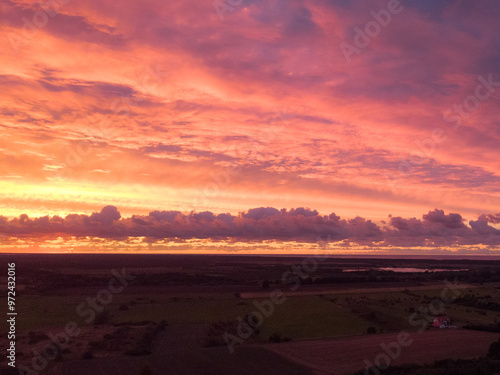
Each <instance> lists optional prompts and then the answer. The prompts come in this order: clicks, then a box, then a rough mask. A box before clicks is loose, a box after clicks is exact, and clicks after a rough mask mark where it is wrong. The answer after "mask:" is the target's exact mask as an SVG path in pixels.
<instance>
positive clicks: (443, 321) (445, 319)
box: [432, 315, 451, 328]
mask: <svg viewBox="0 0 500 375" xmlns="http://www.w3.org/2000/svg"><path fill="white" fill-rule="evenodd" d="M450 324H451V319H450V317H449V316H446V315H441V316H436V317H435V318H434V322H433V323H432V326H433V327H436V328H447V327H448V326H449V325H450Z"/></svg>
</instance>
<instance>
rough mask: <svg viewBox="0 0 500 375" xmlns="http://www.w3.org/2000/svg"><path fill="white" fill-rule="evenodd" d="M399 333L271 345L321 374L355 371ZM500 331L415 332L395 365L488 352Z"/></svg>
mask: <svg viewBox="0 0 500 375" xmlns="http://www.w3.org/2000/svg"><path fill="white" fill-rule="evenodd" d="M397 336H398V333H387V334H378V335H369V336H357V337H344V338H336V339H326V340H304V341H296V342H288V343H283V344H269V345H266V347H267V349H269V350H271V351H273V352H275V353H278V354H281V355H282V356H284V357H285V358H289V359H291V360H293V361H296V362H297V363H300V364H303V365H305V366H308V367H309V368H312V369H313V370H315V371H316V372H317V374H318V375H327V374H328V375H344V374H352V373H354V372H356V371H359V370H363V369H365V368H366V364H365V359H366V360H368V361H370V362H371V363H374V361H375V358H376V357H377V356H378V355H379V354H381V353H385V352H384V351H383V349H382V348H381V346H380V345H381V344H384V343H385V344H386V345H387V344H389V343H391V342H395V341H397ZM499 336H500V335H498V334H496V333H490V332H478V331H470V330H462V329H443V330H432V331H427V332H423V333H418V332H412V333H410V338H411V339H412V340H413V342H412V343H411V344H410V345H409V346H406V347H402V350H401V354H400V356H399V357H397V358H395V359H391V365H396V366H398V365H403V364H411V363H417V364H426V363H432V362H434V361H437V360H441V359H446V358H452V359H470V358H477V357H481V356H485V355H486V353H487V352H488V348H489V346H490V344H491V343H492V342H494V341H497V340H498V339H499Z"/></svg>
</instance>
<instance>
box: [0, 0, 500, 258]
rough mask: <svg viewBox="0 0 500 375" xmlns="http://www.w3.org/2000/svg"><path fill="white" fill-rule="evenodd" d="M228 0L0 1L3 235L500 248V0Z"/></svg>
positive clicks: (62, 246)
mask: <svg viewBox="0 0 500 375" xmlns="http://www.w3.org/2000/svg"><path fill="white" fill-rule="evenodd" d="M232 3H234V4H236V3H238V5H230V4H229V3H227V2H224V1H220V2H215V3H214V2H213V1H194V0H193V1H191V0H189V1H176V2H174V1H155V0H149V1H141V2H137V1H128V0H124V1H111V0H103V1H100V2H89V1H71V0H69V1H68V0H64V1H63V0H52V1H48V2H47V1H42V2H39V1H31V0H4V1H0V9H1V13H2V16H1V18H0V19H1V20H2V22H1V24H0V28H1V33H2V35H3V38H1V39H0V48H1V50H2V58H1V60H0V68H1V73H0V82H1V88H2V90H1V94H0V127H1V134H2V137H0V249H1V251H3V252H15V251H19V252H80V251H82V252H87V251H88V252H96V251H103V252H108V251H120V252H134V251H146V252H189V251H190V252H193V253H199V252H209V253H227V252H239V253H270V254H272V253H285V254H288V253H290V254H292V253H297V254H301V253H308V252H312V251H317V250H318V249H321V248H322V249H326V250H328V251H331V252H333V253H340V254H342V253H365V254H382V253H390V254H400V255H407V254H449V253H457V254H482V255H485V254H486V255H488V254H496V252H497V251H498V250H500V213H499V212H500V164H499V160H500V157H499V156H500V153H499V145H500V119H499V117H498V113H499V100H500V71H499V67H500V58H499V56H500V54H499V53H500V43H499V35H500V34H499V32H498V18H499V15H500V4H499V3H498V2H495V1H480V2H479V1H478V2H460V1H453V0H450V1H440V2H434V1H409V0H408V1H396V0H389V1H387V2H386V1H374V0H373V1H362V2H361V1H360V2H356V1H352V2H351V1H344V0H339V1H326V2H325V1H312V0H310V1H308V0H272V1H259V0H243V1H241V2H237V1H234V2H232ZM232 3H231V4H232ZM214 4H215V5H214ZM217 4H219V5H217ZM23 214H25V215H27V217H26V216H21V215H23Z"/></svg>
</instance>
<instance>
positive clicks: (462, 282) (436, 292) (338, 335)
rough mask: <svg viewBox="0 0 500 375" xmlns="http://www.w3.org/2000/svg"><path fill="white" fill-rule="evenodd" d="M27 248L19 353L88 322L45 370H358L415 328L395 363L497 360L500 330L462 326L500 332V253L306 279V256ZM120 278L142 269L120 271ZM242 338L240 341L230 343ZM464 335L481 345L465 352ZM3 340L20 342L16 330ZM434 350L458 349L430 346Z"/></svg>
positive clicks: (374, 264)
mask: <svg viewBox="0 0 500 375" xmlns="http://www.w3.org/2000/svg"><path fill="white" fill-rule="evenodd" d="M14 257H16V259H15V261H16V264H17V265H18V267H19V272H18V277H19V284H20V285H22V286H23V289H22V291H21V292H19V296H18V298H17V312H18V314H19V319H18V322H17V328H18V333H17V338H16V340H17V347H18V353H17V356H18V362H19V363H20V364H23V365H24V366H27V367H30V366H32V363H33V360H34V359H35V358H36V357H37V354H36V353H43V351H44V349H45V348H46V347H48V346H50V344H51V342H52V341H53V340H52V339H51V337H53V336H54V335H56V336H57V335H59V336H58V337H62V336H61V335H63V334H64V330H65V326H66V325H67V324H68V322H74V324H75V325H76V327H77V328H78V331H79V333H78V334H77V335H74V337H71V339H70V340H69V342H68V345H67V347H65V348H64V350H61V353H60V354H59V355H58V356H57V358H55V359H51V360H48V361H47V365H46V366H45V367H44V368H43V369H41V370H40V371H39V373H41V374H54V375H61V374H79V373H82V374H83V373H98V372H97V371H101V370H97V369H106V368H116V369H117V370H116V372H114V373H120V374H123V375H139V374H141V373H142V372H144V373H146V372H145V371H150V373H151V374H155V375H156V374H163V372H162V371H163V370H162V369H164V368H169V369H171V372H170V373H179V374H183V373H186V374H198V373H199V374H208V373H214V374H226V373H228V374H229V373H238V374H239V373H241V374H252V373H259V374H266V373H269V374H273V373H276V374H279V373H287V374H288V373H290V374H293V373H297V374H299V373H300V374H307V373H311V374H312V373H314V372H316V373H321V374H327V373H332V374H337V373H338V374H344V373H345V374H349V373H352V372H355V371H358V370H361V369H363V368H364V366H365V364H364V359H365V358H370V357H373V358H374V357H375V356H376V354H377V353H375V352H374V353H372V350H374V349H373V348H378V349H380V343H382V342H384V340H387V339H388V338H391V337H394V335H397V334H398V333H399V332H401V331H404V332H407V333H408V334H410V335H412V336H411V337H412V338H413V339H414V344H412V347H411V348H412V349H411V350H410V352H415V351H416V352H418V353H419V356H415V354H413V355H410V354H408V355H405V356H402V357H401V358H400V359H398V360H397V361H394V364H406V363H413V362H415V363H427V362H433V361H434V360H440V359H446V358H453V355H452V354H453V353H452V351H453V350H455V352H454V353H458V357H457V358H476V357H480V356H484V355H485V354H486V352H487V350H488V347H489V345H490V344H491V343H492V342H493V341H496V339H497V336H498V333H496V334H495V333H490V332H479V331H474V330H464V329H463V328H462V327H466V328H471V327H472V328H474V327H479V328H481V329H483V328H484V330H495V329H496V327H500V326H498V323H499V322H500V309H499V308H498V307H499V306H500V289H499V288H500V264H499V263H497V262H496V261H481V260H476V261H470V260H469V261H461V260H453V261H449V260H447V261H443V260H422V259H403V260H401V259H399V260H392V259H362V258H361V259H342V258H332V259H328V260H326V261H324V262H322V263H321V264H320V265H319V266H318V267H317V269H316V270H314V272H309V274H308V275H307V276H306V277H294V278H292V277H290V274H291V273H290V270H293V269H294V267H296V266H297V265H300V264H301V262H302V261H303V259H302V258H290V257H283V258H279V257H275V258H273V257H231V256H227V257H223V256H201V257H196V258H194V257H190V256H166V255H165V256H136V255H134V256H132V255H130V256H120V257H116V256H115V257H113V256H104V255H95V256H92V255H67V256H66V255H59V256H55V255H53V256H51V255H43V256H42V255H31V256H30V255H16V256H14ZM387 267H395V268H397V267H401V268H406V269H418V268H422V269H423V268H425V269H428V270H429V269H430V270H431V271H427V272H393V271H388V270H386V269H385V268H387ZM295 269H296V268H295ZM345 269H348V270H349V271H346V272H344V270H345ZM357 269H359V271H356V270H357ZM433 269H436V271H435V272H433V271H432V270H433ZM117 273H118V274H121V275H129V276H127V277H128V278H127V277H125V279H123V277H122V279H120V278H118V279H116V280H115V279H114V278H116V276H113V275H116V274H117ZM283 275H288V276H287V277H288V278H285V277H283ZM292 275H293V274H292ZM120 280H122V282H123V285H121V284H120V283H119V281H120ZM124 280H125V281H124ZM111 281H115V283H114V284H113V282H111ZM118 285H121V286H120V287H117V286H118ZM276 295H279V296H281V297H280V298H279V303H278V302H277V301H278V299H275V298H274V297H273V296H276ZM450 297H453V298H450ZM273 301H274V302H273ZM0 303H2V304H5V303H6V301H5V298H0ZM262 306H267V307H266V308H262ZM439 314H446V315H448V316H450V317H451V319H452V325H453V327H454V328H450V329H446V330H437V329H435V328H432V327H430V326H431V323H432V320H433V317H434V316H436V315H439ZM252 316H253V317H254V319H257V323H255V326H252V327H250V328H251V334H249V335H247V336H245V337H244V338H242V336H241V334H239V333H238V332H239V331H238V329H239V328H240V324H241V322H242V321H243V322H251V320H250V317H252ZM228 333H230V334H231V335H233V336H232V337H233V338H232V339H230V340H229V342H233V343H234V345H227V346H226V344H227V343H228V336H224V335H225V334H228ZM231 340H232V341H231ZM463 340H466V341H467V342H468V343H473V344H474V345H472V346H470V345H469V346H463V348H459V347H458V346H457V347H456V348H455V346H454V345H458V344H457V343H459V342H462V341H463ZM0 342H1V343H2V345H5V344H6V343H7V338H6V334H5V333H2V335H0ZM448 342H450V343H453V345H448V344H447V343H448ZM432 345H435V346H437V347H439V346H440V345H441V346H442V347H445V348H447V349H446V350H444V349H443V350H437V349H436V350H433V351H432V354H429V352H428V351H426V350H423V349H420V348H430V347H432ZM230 347H231V348H232V349H233V350H234V352H233V353H232V354H231V351H232V350H229V348H230ZM378 349H377V350H378ZM354 350H356V351H357V353H358V354H357V355H355V356H353V355H352V353H353V351H354ZM460 350H465V352H462V351H460ZM372 354H373V356H372ZM347 357H349V358H351V359H350V360H348V359H347ZM358 357H359V358H358ZM353 358H354V359H353ZM334 360H335V363H336V364H337V365H336V366H337V367H334V366H333V364H332V362H331V361H334ZM186 364H188V368H184V371H185V372H183V367H182V366H187V365H186ZM2 365H5V360H4V362H3V363H2V362H0V366H2ZM189 366H190V367H189ZM332 366H333V367H332ZM89 369H93V370H92V371H93V372H88V371H89ZM207 369H210V370H207ZM174 370H175V371H177V372H175V371H174ZM85 371H87V372H85ZM102 371H105V370H102ZM208 371H212V372H208ZM266 371H267V372H266ZM329 371H330V372H329ZM105 373H106V372H105Z"/></svg>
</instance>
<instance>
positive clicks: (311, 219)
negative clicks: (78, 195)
mask: <svg viewBox="0 0 500 375" xmlns="http://www.w3.org/2000/svg"><path fill="white" fill-rule="evenodd" d="M498 216H499V215H496V216H494V217H493V218H485V216H484V215H482V216H480V217H479V218H478V220H476V221H473V220H471V221H469V223H468V224H469V225H467V224H466V223H465V219H464V218H462V216H461V215H460V214H457V213H449V214H446V213H444V211H443V210H438V209H435V210H433V211H429V212H428V213H427V214H424V215H423V216H422V218H421V219H417V218H402V217H391V218H390V221H389V223H388V224H387V225H377V224H375V223H374V222H372V221H371V220H369V219H365V218H362V217H359V216H358V217H355V218H353V219H342V218H340V217H339V216H337V215H335V214H334V213H331V214H329V215H320V214H319V213H318V212H317V211H316V210H311V209H308V208H295V209H290V210H287V209H281V210H278V209H276V208H272V207H260V208H253V209H250V210H248V211H246V212H241V213H240V214H238V215H231V214H229V213H222V214H214V213H212V212H210V211H205V212H191V213H190V214H182V213H181V212H179V211H152V212H150V213H149V214H148V215H134V216H132V217H128V218H123V217H121V214H120V213H119V212H118V209H117V208H116V207H114V206H106V207H104V208H103V209H102V210H101V211H100V212H95V213H92V214H91V215H84V214H70V215H68V216H66V217H64V218H62V217H59V216H52V217H50V216H43V217H38V218H29V217H28V216H27V215H26V214H23V215H21V216H20V217H19V218H15V219H11V220H8V219H6V218H4V217H0V232H1V233H2V234H3V235H4V236H7V237H15V238H23V239H31V240H33V239H40V240H47V239H54V238H58V237H74V238H77V239H78V238H101V239H110V240H116V239H128V238H131V237H139V238H143V239H144V240H145V241H147V242H155V241H164V240H171V241H184V240H191V239H196V240H199V239H209V240H212V241H219V240H225V241H242V242H256V243H258V242H263V241H278V242H279V241H281V242H285V241H287V242H290V241H295V242H309V243H311V242H320V241H325V240H326V241H330V242H337V243H338V242H342V241H344V242H345V241H347V242H352V243H354V244H358V245H360V244H361V245H367V246H399V247H415V246H434V247H440V246H441V247H442V246H450V245H478V244H483V245H500V230H499V229H496V228H495V227H494V226H492V225H489V224H495V220H496V219H497V218H498Z"/></svg>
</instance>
